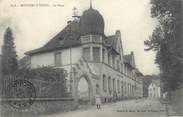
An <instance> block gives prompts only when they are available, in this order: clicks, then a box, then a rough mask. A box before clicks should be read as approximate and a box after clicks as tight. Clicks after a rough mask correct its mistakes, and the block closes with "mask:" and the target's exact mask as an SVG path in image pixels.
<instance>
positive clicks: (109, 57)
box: [108, 53, 111, 65]
mask: <svg viewBox="0 0 183 117" xmlns="http://www.w3.org/2000/svg"><path fill="white" fill-rule="evenodd" d="M110 55H111V54H110V53H108V64H109V65H110V63H111V56H110Z"/></svg>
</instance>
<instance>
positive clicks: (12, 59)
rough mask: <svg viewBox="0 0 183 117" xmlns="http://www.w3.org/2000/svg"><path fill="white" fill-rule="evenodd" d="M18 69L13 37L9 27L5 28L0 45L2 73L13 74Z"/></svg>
mask: <svg viewBox="0 0 183 117" xmlns="http://www.w3.org/2000/svg"><path fill="white" fill-rule="evenodd" d="M17 69H18V62H17V55H16V50H15V44H14V37H13V33H12V30H11V28H9V27H8V28H7V29H6V32H5V34H4V44H3V46H2V74H3V75H10V74H14V73H15V72H16V71H17Z"/></svg>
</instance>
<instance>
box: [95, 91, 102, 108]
mask: <svg viewBox="0 0 183 117" xmlns="http://www.w3.org/2000/svg"><path fill="white" fill-rule="evenodd" d="M95 103H96V106H97V109H101V99H100V96H99V95H98V94H96V96H95Z"/></svg>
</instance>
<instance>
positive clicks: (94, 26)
mask: <svg viewBox="0 0 183 117" xmlns="http://www.w3.org/2000/svg"><path fill="white" fill-rule="evenodd" d="M80 25H81V34H82V35H86V34H102V35H103V34H104V19H103V17H102V15H101V14H100V13H99V12H98V11H97V10H94V9H93V8H92V7H90V9H88V10H86V11H84V13H83V15H82V16H81V19H80Z"/></svg>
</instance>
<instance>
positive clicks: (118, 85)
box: [117, 80, 120, 93]
mask: <svg viewBox="0 0 183 117" xmlns="http://www.w3.org/2000/svg"><path fill="white" fill-rule="evenodd" d="M117 87H118V93H120V82H119V80H117Z"/></svg>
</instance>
